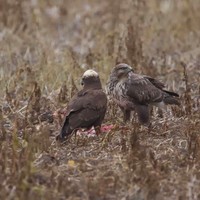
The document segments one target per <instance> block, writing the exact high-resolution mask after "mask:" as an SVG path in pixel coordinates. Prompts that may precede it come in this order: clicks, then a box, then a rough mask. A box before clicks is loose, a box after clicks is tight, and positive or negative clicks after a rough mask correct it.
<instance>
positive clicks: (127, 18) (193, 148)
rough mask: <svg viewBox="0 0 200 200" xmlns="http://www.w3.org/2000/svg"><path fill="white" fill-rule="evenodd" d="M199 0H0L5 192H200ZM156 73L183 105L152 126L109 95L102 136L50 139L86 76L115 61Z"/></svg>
mask: <svg viewBox="0 0 200 200" xmlns="http://www.w3.org/2000/svg"><path fill="white" fill-rule="evenodd" d="M199 10H200V3H199V0H181V1H173V0H149V1H145V0H124V1H119V0H109V1H106V0H102V1H97V0H86V1H82V0H73V1H69V0H50V1H49V0H29V1H27V0H18V1H15V0H1V1H0V183H1V184H0V199H6V200H8V199H10V200H12V199H19V200H21V199H22V200H23V199H29V200H32V199H33V200H35V199H60V200H61V199H71V200H78V199H80V200H87V199H91V200H111V199H112V200H116V199H117V200H118V199H119V200H146V199H147V200H185V199H188V200H198V199H200V12H199ZM119 62H126V63H128V64H130V65H131V66H133V67H134V69H135V71H136V72H138V73H143V74H146V75H150V76H153V77H156V78H158V79H160V80H162V81H163V82H165V83H166V85H167V88H168V89H171V90H174V91H175V92H178V93H179V94H180V98H181V107H169V108H168V109H167V111H165V112H163V117H160V116H158V114H157V112H156V110H154V112H153V116H152V130H151V131H149V130H148V129H147V128H144V127H142V126H141V125H139V124H138V123H137V121H136V120H135V119H134V118H133V120H132V122H131V123H129V124H127V126H126V127H124V128H122V127H121V122H122V113H121V112H120V110H119V109H118V108H117V107H116V106H115V105H113V104H112V102H109V107H108V112H107V114H106V118H105V120H104V124H108V125H110V124H113V125H114V127H115V128H114V129H112V130H111V131H109V132H107V133H102V134H101V135H100V136H99V137H97V136H96V137H87V135H77V136H75V135H73V136H72V137H71V138H70V140H69V141H67V142H66V143H64V144H60V143H57V142H56V141H55V136H56V135H57V134H58V132H59V130H60V125H61V122H62V119H61V116H60V115H58V116H57V118H56V117H53V113H55V111H58V109H62V108H65V107H66V106H67V104H68V102H69V100H70V99H71V97H72V95H73V94H74V93H76V91H77V89H80V88H81V86H80V77H81V75H82V73H83V72H84V71H85V70H86V69H88V68H93V69H95V70H96V71H98V72H99V74H100V77H101V80H102V84H103V86H105V84H106V81H107V79H108V76H109V73H110V71H111V69H112V67H114V66H115V64H116V63H119Z"/></svg>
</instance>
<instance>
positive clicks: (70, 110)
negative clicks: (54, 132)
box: [56, 69, 107, 140]
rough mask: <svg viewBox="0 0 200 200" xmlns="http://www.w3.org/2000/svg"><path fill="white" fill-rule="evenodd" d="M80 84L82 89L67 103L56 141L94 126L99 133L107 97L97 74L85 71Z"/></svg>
mask: <svg viewBox="0 0 200 200" xmlns="http://www.w3.org/2000/svg"><path fill="white" fill-rule="evenodd" d="M81 84H82V85H83V89H82V90H80V91H79V92H78V93H77V94H76V95H74V96H73V98H72V99H71V101H70V102H69V105H68V107H67V112H66V117H65V120H64V123H63V126H62V128H61V131H60V134H59V135H58V136H57V137H56V139H57V140H63V139H65V138H67V137H68V136H69V135H70V134H72V132H73V131H77V130H78V129H79V128H86V129H89V128H91V127H92V126H94V128H95V130H96V133H97V131H100V127H101V124H102V121H103V119H104V116H105V113H106V109H107V96H106V94H105V93H104V92H103V90H102V86H101V81H100V78H99V75H98V73H97V72H95V71H94V70H91V69H90V70H87V71H85V73H84V74H83V76H82V81H81Z"/></svg>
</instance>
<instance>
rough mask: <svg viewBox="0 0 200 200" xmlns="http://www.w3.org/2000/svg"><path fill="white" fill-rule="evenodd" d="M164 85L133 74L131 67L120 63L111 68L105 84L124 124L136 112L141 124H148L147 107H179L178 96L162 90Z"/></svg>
mask: <svg viewBox="0 0 200 200" xmlns="http://www.w3.org/2000/svg"><path fill="white" fill-rule="evenodd" d="M164 87H165V85H164V84H163V83H162V82H160V81H158V80H156V79H154V78H152V77H149V76H144V75H139V74H136V73H134V72H133V69H132V68H131V66H129V65H127V64H124V63H121V64H118V65H116V67H114V68H113V70H112V72H111V74H110V78H109V80H108V82H107V86H106V91H107V94H108V95H109V96H110V97H111V99H113V100H114V101H115V102H116V104H117V105H118V106H119V107H120V108H121V110H122V112H123V115H124V122H126V121H128V120H130V116H131V111H132V110H134V111H136V113H137V115H138V119H139V122H140V123H141V124H144V125H145V124H146V125H148V124H149V121H150V114H149V107H150V106H151V105H155V106H158V107H161V108H162V107H163V106H164V105H167V104H175V105H180V102H179V101H178V97H179V95H178V94H177V93H175V92H171V91H167V90H165V89H164Z"/></svg>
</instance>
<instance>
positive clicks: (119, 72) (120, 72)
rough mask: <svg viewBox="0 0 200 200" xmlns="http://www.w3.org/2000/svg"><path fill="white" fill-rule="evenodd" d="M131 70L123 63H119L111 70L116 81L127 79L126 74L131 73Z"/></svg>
mask: <svg viewBox="0 0 200 200" xmlns="http://www.w3.org/2000/svg"><path fill="white" fill-rule="evenodd" d="M132 71H133V69H132V67H131V66H129V65H127V64H125V63H120V64H118V65H116V66H115V68H113V70H112V73H111V74H112V76H114V77H117V78H118V79H121V78H125V77H127V75H128V73H130V72H132Z"/></svg>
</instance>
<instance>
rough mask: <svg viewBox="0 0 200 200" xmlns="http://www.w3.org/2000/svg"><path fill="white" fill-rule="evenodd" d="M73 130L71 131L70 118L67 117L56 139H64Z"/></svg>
mask: <svg viewBox="0 0 200 200" xmlns="http://www.w3.org/2000/svg"><path fill="white" fill-rule="evenodd" d="M71 132H72V131H70V128H69V118H68V117H66V118H65V121H64V123H63V125H62V128H61V130H60V134H59V135H58V136H57V137H56V140H63V139H64V138H65V137H66V136H67V135H70V134H71Z"/></svg>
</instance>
